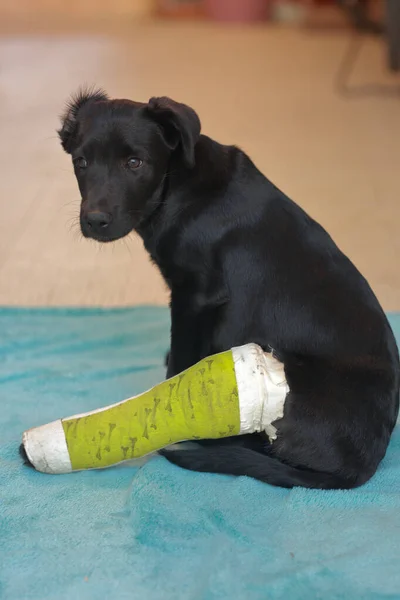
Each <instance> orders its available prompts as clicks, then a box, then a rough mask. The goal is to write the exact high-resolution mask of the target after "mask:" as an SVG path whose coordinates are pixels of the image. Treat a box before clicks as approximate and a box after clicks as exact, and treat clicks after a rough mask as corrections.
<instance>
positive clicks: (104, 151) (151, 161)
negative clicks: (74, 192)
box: [58, 90, 200, 242]
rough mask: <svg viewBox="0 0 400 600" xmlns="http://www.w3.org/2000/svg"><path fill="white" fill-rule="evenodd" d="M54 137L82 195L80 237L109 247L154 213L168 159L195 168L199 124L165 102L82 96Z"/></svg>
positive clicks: (184, 108)
mask: <svg viewBox="0 0 400 600" xmlns="http://www.w3.org/2000/svg"><path fill="white" fill-rule="evenodd" d="M58 134H59V136H60V139H61V144H62V146H63V148H64V150H65V151H66V152H67V153H68V154H71V156H72V161H73V165H74V169H75V175H76V178H77V180H78V185H79V189H80V192H81V197H82V204H81V212H80V223H81V229H82V233H83V235H84V236H85V237H91V238H94V239H96V240H98V241H101V242H110V241H113V240H116V239H118V238H121V237H123V236H125V235H127V234H128V233H130V232H131V231H132V230H133V229H135V228H139V226H140V224H141V223H142V222H144V221H145V220H146V219H147V218H149V216H150V215H151V214H152V211H154V210H155V208H156V206H157V205H158V202H159V201H160V197H161V193H162V189H163V184H164V181H165V177H166V175H167V174H168V171H169V169H170V165H171V159H172V158H173V159H174V165H175V168H176V165H178V167H182V168H186V169H191V168H193V167H194V164H195V145H196V143H197V141H198V139H199V136H200V121H199V118H198V116H197V114H196V113H195V112H194V110H192V109H191V108H189V107H188V106H186V105H184V104H180V103H178V102H174V101H173V100H171V99H169V98H151V99H150V100H149V102H148V103H147V104H145V103H139V102H132V101H130V100H110V99H109V98H108V96H107V95H106V94H105V93H104V92H103V91H101V90H99V91H82V92H79V94H77V95H76V96H75V97H73V98H72V99H71V100H70V102H69V103H68V106H67V109H66V111H65V113H64V115H63V116H62V119H61V129H60V130H59V131H58Z"/></svg>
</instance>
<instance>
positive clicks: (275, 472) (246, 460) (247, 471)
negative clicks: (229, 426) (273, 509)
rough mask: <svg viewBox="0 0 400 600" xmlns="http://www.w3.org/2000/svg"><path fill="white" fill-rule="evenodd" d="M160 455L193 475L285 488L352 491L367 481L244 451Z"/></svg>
mask: <svg viewBox="0 0 400 600" xmlns="http://www.w3.org/2000/svg"><path fill="white" fill-rule="evenodd" d="M159 453H160V454H161V455H162V456H165V457H166V458H167V459H168V460H169V461H170V462H172V463H174V464H175V465H178V466H179V467H183V468H184V469H189V470H191V471H201V472H206V473H219V474H224V475H236V476H243V475H247V476H249V477H253V478H254V479H258V480H260V481H263V482H264V483H269V484H271V485H275V486H278V487H283V488H292V487H297V486H298V487H305V488H315V489H350V488H354V487H357V486H359V485H362V484H363V483H365V481H366V479H367V478H366V479H364V480H363V481H362V480H361V479H359V480H355V479H350V478H349V479H347V478H346V477H345V476H340V475H335V474H332V473H322V472H318V471H311V470H306V469H302V468H299V467H292V466H290V465H287V464H285V463H283V462H281V461H280V460H279V459H278V458H274V457H271V456H267V455H265V454H261V453H260V452H256V451H254V450H251V449H249V448H243V447H235V446H230V447H221V446H218V445H215V446H214V445H213V446H206V447H199V448H195V449H187V450H176V449H173V450H172V449H171V450H169V449H168V448H165V449H164V450H161V451H160V452H159Z"/></svg>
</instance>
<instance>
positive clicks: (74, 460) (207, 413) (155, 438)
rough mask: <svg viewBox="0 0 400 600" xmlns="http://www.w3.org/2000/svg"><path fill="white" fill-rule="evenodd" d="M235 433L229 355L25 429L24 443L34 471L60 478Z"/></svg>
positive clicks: (237, 420)
mask: <svg viewBox="0 0 400 600" xmlns="http://www.w3.org/2000/svg"><path fill="white" fill-rule="evenodd" d="M60 424H61V426H62V431H61V430H60ZM46 428H47V429H46ZM52 428H53V429H52ZM239 430H240V410H239V401H238V389H237V384H236V375H235V367H234V362H233V357H232V352H231V351H228V352H224V353H221V354H217V355H214V356H211V357H208V358H206V359H204V360H202V361H201V362H199V363H198V364H196V365H194V366H193V367H191V368H189V369H187V370H186V371H184V372H183V373H181V374H180V375H177V376H175V377H173V378H171V379H168V380H166V381H164V382H163V383H160V384H158V385H156V386H155V387H153V388H152V389H151V390H149V391H148V392H145V393H143V394H140V395H139V396H136V397H134V398H130V399H128V400H125V401H123V402H120V403H118V404H114V405H111V406H108V407H105V408H104V409H100V410H97V411H93V412H90V413H86V414H83V415H77V416H74V417H68V418H66V419H62V420H60V421H55V422H54V423H50V424H48V425H44V426H42V427H38V428H35V429H32V430H29V431H28V432H25V434H24V438H23V443H24V446H25V450H26V452H27V455H28V457H29V459H30V460H31V462H32V464H33V465H34V466H35V468H37V469H38V470H40V471H44V472H52V473H56V472H57V473H60V472H68V471H71V470H72V471H75V470H81V469H96V468H103V467H107V466H109V465H113V464H116V463H119V462H121V461H124V460H127V459H132V458H137V457H141V456H144V455H146V454H150V453H152V452H154V451H156V450H159V449H160V448H164V447H165V446H168V445H170V444H173V443H175V442H179V441H183V440H197V439H202V438H222V437H227V436H231V435H236V434H238V433H239ZM62 432H63V434H64V436H65V441H64V440H62V439H61V438H62V437H63V436H62ZM65 442H66V448H67V450H68V457H67V456H65V454H66V448H65Z"/></svg>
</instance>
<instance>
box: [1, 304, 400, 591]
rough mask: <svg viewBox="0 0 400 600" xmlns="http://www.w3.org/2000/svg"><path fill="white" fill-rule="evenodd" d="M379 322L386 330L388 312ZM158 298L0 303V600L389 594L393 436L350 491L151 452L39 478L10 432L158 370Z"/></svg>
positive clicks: (93, 403)
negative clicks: (38, 306) (151, 304)
mask: <svg viewBox="0 0 400 600" xmlns="http://www.w3.org/2000/svg"><path fill="white" fill-rule="evenodd" d="M391 323H392V326H393V327H394V329H395V331H396V333H397V336H398V338H399V336H400V315H397V316H392V317H391ZM168 329H169V320H168V313H167V310H165V309H158V308H134V309H126V310H125V309H122V310H108V311H102V310H57V309H56V310H22V309H21V310H20V309H3V310H1V311H0V336H1V340H0V359H1V360H0V382H1V387H0V393H1V404H0V406H1V414H0V503H1V504H0V597H1V598H2V600H3V599H4V600H29V599H37V600H39V599H40V600H56V599H57V600H63V599H65V600H67V599H68V600H72V599H73V600H75V599H82V600H89V599H93V600H94V599H96V600H99V599H101V598H105V599H107V600H108V599H112V600H124V599H128V598H129V599H130V600H131V599H133V600H135V599H140V600H217V599H221V600H226V599H227V598H229V599H230V600H236V599H237V600H267V599H268V600H275V599H279V600H312V599H314V598H315V599H317V598H320V599H323V600H331V599H332V600H333V599H345V600H347V599H348V600H357V599H360V600H361V599H362V600H378V599H380V598H382V599H383V598H385V599H387V598H397V599H399V598H400V431H399V428H397V430H396V431H395V433H394V436H393V439H392V442H391V445H390V448H389V450H388V453H387V456H386V458H385V460H384V461H383V463H382V465H381V467H380V468H379V471H378V473H377V475H376V476H375V477H374V478H373V479H372V481H370V482H369V483H368V484H367V485H365V486H364V487H362V488H359V489H357V490H354V491H310V490H304V489H294V490H291V491H290V490H283V489H279V488H274V487H271V486H269V485H265V484H262V483H260V482H257V481H253V480H251V479H247V478H237V479H235V478H231V477H227V476H216V475H209V474H198V473H191V472H188V471H184V470H181V469H179V468H178V467H175V466H173V465H171V464H169V463H168V462H167V461H166V460H165V459H163V458H161V457H157V458H154V459H151V460H150V461H149V462H147V463H146V464H145V465H144V466H143V467H142V468H136V467H132V466H119V467H115V468H111V469H108V470H104V471H88V472H82V473H75V474H71V475H59V476H51V475H43V474H41V473H37V472H35V471H33V470H31V469H29V468H27V467H24V466H22V464H21V460H20V458H19V456H18V445H19V441H20V437H21V433H22V431H23V430H24V429H27V428H29V427H33V426H36V425H40V424H42V423H46V422H48V421H51V420H53V419H56V418H59V417H62V416H67V415H70V414H73V413H76V412H81V411H86V410H92V409H94V408H97V407H101V406H103V405H106V404H109V403H111V402H115V401H118V400H122V399H124V398H126V397H128V396H130V395H132V394H135V393H139V392H140V391H143V390H145V389H147V388H149V387H151V386H152V385H153V384H155V383H156V382H158V381H159V380H161V379H162V378H163V377H164V374H165V369H164V367H163V356H164V353H165V351H166V350H167V345H168V337H169V336H168Z"/></svg>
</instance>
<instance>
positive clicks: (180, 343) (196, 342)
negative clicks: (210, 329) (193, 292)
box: [167, 294, 203, 377]
mask: <svg viewBox="0 0 400 600" xmlns="http://www.w3.org/2000/svg"><path fill="white" fill-rule="evenodd" d="M201 334H202V331H201V315H199V314H196V312H195V311H193V310H191V308H190V302H189V300H188V299H187V298H185V299H182V298H174V295H173V294H172V298H171V347H170V351H169V353H168V365H167V377H173V376H174V375H177V374H178V373H181V372H182V371H184V370H185V369H188V368H189V367H191V366H192V365H194V364H195V363H196V362H198V361H199V360H201V358H203V357H202V356H201Z"/></svg>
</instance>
